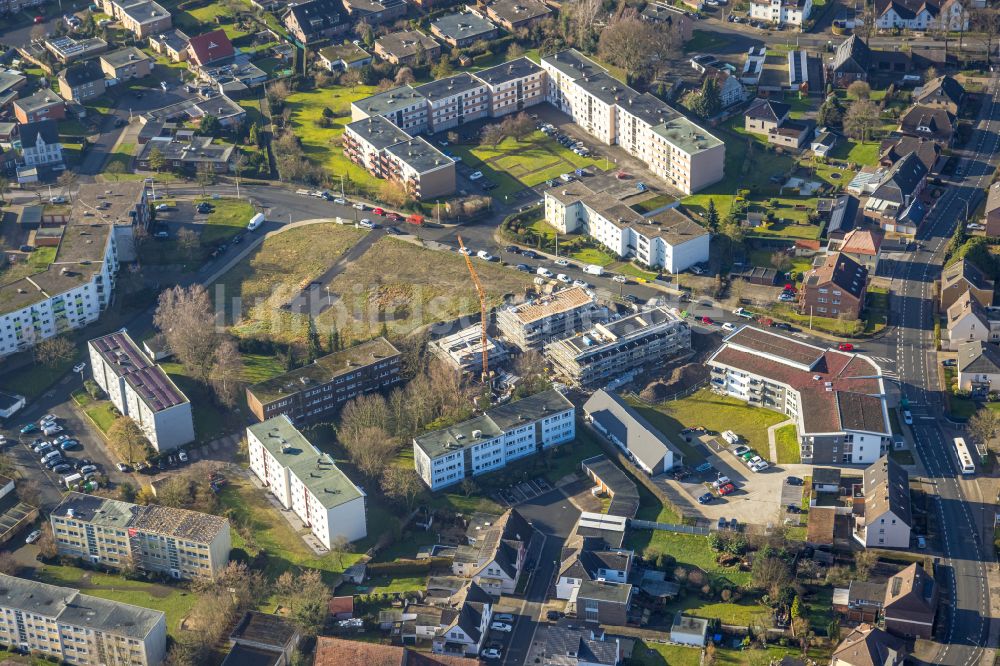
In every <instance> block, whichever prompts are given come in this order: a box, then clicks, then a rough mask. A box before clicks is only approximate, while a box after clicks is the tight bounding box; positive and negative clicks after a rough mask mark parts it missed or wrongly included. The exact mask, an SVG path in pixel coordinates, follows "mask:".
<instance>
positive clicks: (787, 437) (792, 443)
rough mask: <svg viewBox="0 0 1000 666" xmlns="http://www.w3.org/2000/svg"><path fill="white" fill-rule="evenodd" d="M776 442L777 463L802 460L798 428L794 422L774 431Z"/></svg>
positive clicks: (797, 462)
mask: <svg viewBox="0 0 1000 666" xmlns="http://www.w3.org/2000/svg"><path fill="white" fill-rule="evenodd" d="M774 444H775V448H777V449H778V460H777V463H778V464H779V465H782V464H799V463H801V462H802V454H801V450H800V448H799V435H798V430H797V428H796V427H795V424H794V423H789V424H788V425H784V426H781V427H780V428H778V429H777V430H775V431H774Z"/></svg>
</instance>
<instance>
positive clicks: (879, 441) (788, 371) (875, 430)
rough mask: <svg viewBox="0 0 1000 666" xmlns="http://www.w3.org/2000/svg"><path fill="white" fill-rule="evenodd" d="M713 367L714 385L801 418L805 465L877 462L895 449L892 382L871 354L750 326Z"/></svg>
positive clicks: (734, 336) (725, 346)
mask: <svg viewBox="0 0 1000 666" xmlns="http://www.w3.org/2000/svg"><path fill="white" fill-rule="evenodd" d="M706 365H708V367H709V368H710V369H711V373H710V377H711V383H710V386H711V387H712V390H714V391H716V392H719V393H722V394H724V395H729V396H732V397H734V398H738V399H740V400H744V401H746V402H747V403H748V404H750V405H751V406H754V407H765V408H767V409H771V410H774V411H776V412H781V413H782V414H787V415H788V416H790V417H791V418H792V419H794V420H795V423H796V426H797V428H798V436H799V446H800V450H801V454H802V462H804V463H809V464H841V463H854V464H857V463H864V464H870V463H873V462H875V461H876V460H878V459H879V456H881V455H883V454H884V453H885V452H886V451H887V450H888V447H889V445H890V442H891V440H892V430H891V429H890V427H889V411H888V405H887V400H886V384H885V381H884V380H883V379H882V369H881V368H880V367H879V366H878V364H877V363H875V362H874V361H873V360H871V359H870V358H867V357H865V356H861V355H858V354H851V353H845V352H840V351H835V350H833V349H823V348H822V347H816V346H814V345H811V344H807V343H805V342H802V341H801V340H795V339H793V338H789V337H786V336H783V335H778V334H777V333H773V332H771V331H766V330H763V329H759V328H754V327H753V326H749V325H746V326H743V327H741V328H740V329H738V330H737V331H736V332H734V333H731V334H730V335H729V336H728V337H726V339H725V340H724V341H723V343H722V346H721V347H719V349H717V350H716V351H715V352H714V353H713V354H712V356H711V357H710V358H709V359H708V361H706Z"/></svg>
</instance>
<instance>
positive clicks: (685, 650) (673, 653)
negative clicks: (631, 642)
mask: <svg viewBox="0 0 1000 666" xmlns="http://www.w3.org/2000/svg"><path fill="white" fill-rule="evenodd" d="M630 663H634V664H637V665H638V666H701V649H700V648H696V647H687V646H684V645H668V644H666V643H653V642H649V643H647V642H645V641H636V643H635V647H633V648H632V661H631V662H630Z"/></svg>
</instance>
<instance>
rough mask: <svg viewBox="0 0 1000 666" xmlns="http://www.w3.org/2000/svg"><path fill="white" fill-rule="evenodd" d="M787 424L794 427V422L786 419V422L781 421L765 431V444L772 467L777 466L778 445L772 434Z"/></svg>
mask: <svg viewBox="0 0 1000 666" xmlns="http://www.w3.org/2000/svg"><path fill="white" fill-rule="evenodd" d="M789 424H791V425H795V421H793V420H792V419H788V420H787V421H782V422H781V423H775V424H774V425H773V426H769V427H768V429H767V444H768V450H769V451H770V454H771V464H773V465H777V464H778V443H777V441H776V440H775V439H774V433H775V431H776V430H777V429H778V428H781V427H783V426H786V425H789Z"/></svg>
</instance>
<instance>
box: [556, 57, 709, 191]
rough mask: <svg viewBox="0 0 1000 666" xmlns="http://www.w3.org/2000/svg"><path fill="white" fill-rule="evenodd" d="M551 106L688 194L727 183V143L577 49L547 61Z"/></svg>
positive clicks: (592, 134) (600, 139)
mask: <svg viewBox="0 0 1000 666" xmlns="http://www.w3.org/2000/svg"><path fill="white" fill-rule="evenodd" d="M541 66H542V69H544V70H545V72H546V74H547V79H548V92H547V97H546V99H547V101H548V102H550V103H551V104H553V105H554V106H555V107H556V108H558V109H560V110H561V111H563V112H564V113H567V114H569V115H570V117H571V118H572V119H573V122H574V123H576V124H577V125H579V126H580V127H582V128H583V129H584V130H586V131H587V133H589V134H590V135H591V136H593V137H595V138H597V139H598V140H599V141H601V142H603V143H605V144H607V145H612V144H616V143H617V144H620V145H621V146H622V148H624V149H625V150H626V151H627V152H628V153H629V154H630V155H633V156H634V157H637V158H639V159H641V160H642V161H643V162H645V163H646V165H647V166H648V167H649V169H650V170H651V171H653V172H654V173H655V174H656V175H657V176H659V177H660V178H663V179H664V180H665V181H667V182H668V183H670V184H671V185H673V186H674V187H676V188H677V189H678V190H680V191H681V192H684V193H685V194H691V193H693V192H697V191H698V190H700V189H702V188H704V187H707V186H708V185H711V184H712V183H715V182H718V181H720V180H722V177H723V167H724V163H725V155H726V148H725V144H723V142H722V141H720V140H719V139H718V138H716V137H715V136H713V135H712V134H710V133H709V132H708V131H706V130H705V129H703V128H701V127H699V126H698V125H696V124H694V123H692V122H691V121H690V120H688V119H687V118H685V117H684V116H682V115H681V114H680V113H678V112H677V111H675V110H673V109H672V108H670V107H669V106H667V104H665V103H664V102H662V101H660V100H659V99H657V98H656V97H654V96H652V95H649V94H648V93H644V94H640V93H638V92H636V91H635V90H633V89H632V88H630V87H629V86H627V85H625V84H624V83H622V82H621V81H619V80H618V79H615V78H614V77H612V76H611V75H610V74H609V73H608V72H607V70H606V69H604V68H603V67H601V66H600V65H598V64H597V63H595V62H594V61H592V60H590V59H589V58H587V57H586V56H584V55H582V54H581V53H579V52H578V51H576V50H575V49H568V50H565V51H560V52H559V53H555V54H553V55H550V56H545V57H543V58H542V60H541Z"/></svg>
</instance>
